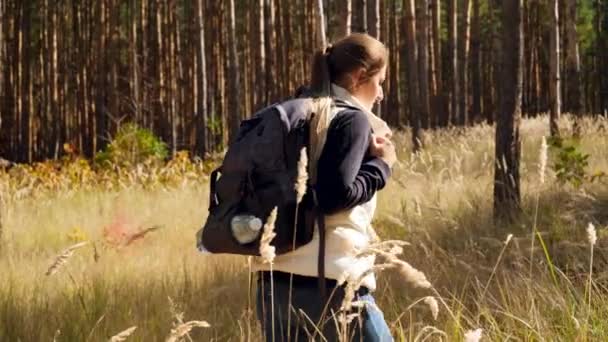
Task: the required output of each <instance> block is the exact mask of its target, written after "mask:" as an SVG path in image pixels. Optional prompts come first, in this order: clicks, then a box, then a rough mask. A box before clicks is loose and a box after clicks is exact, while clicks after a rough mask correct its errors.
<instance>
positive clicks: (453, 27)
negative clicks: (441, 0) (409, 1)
mask: <svg viewBox="0 0 608 342" xmlns="http://www.w3.org/2000/svg"><path fill="white" fill-rule="evenodd" d="M457 3H458V2H457V1H456V0H448V51H447V56H448V57H447V60H448V68H447V70H448V75H447V79H448V84H449V86H450V88H451V89H450V106H449V111H448V113H449V114H448V118H447V119H448V120H447V122H446V125H449V124H456V123H457V120H458V118H459V115H458V113H459V112H458V101H459V96H460V92H459V91H458V86H459V85H460V82H459V81H458V75H459V72H458V68H459V65H458V44H457V42H458V31H457V16H456V13H457Z"/></svg>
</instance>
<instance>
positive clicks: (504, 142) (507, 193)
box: [494, 0, 523, 218]
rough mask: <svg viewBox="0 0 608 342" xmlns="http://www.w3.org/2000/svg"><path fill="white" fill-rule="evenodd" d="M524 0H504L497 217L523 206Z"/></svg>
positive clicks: (496, 170)
mask: <svg viewBox="0 0 608 342" xmlns="http://www.w3.org/2000/svg"><path fill="white" fill-rule="evenodd" d="M522 5H523V0H513V1H503V2H502V50H501V51H502V56H503V58H502V65H501V68H502V80H501V84H500V87H501V101H500V112H499V115H498V117H497V123H496V154H495V158H496V161H495V163H494V165H495V168H494V217H495V218H500V217H506V218H513V217H515V215H516V214H517V213H518V211H519V210H520V200H521V195H520V188H519V160H520V155H521V142H520V137H519V125H520V121H521V100H522V81H523V73H522V67H523V23H522V15H523V13H522V12H523V10H522Z"/></svg>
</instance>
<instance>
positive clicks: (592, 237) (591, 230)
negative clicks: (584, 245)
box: [587, 222, 597, 246]
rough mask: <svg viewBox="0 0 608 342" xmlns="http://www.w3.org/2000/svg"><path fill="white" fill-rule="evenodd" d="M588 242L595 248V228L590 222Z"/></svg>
mask: <svg viewBox="0 0 608 342" xmlns="http://www.w3.org/2000/svg"><path fill="white" fill-rule="evenodd" d="M587 241H589V244H590V245H591V246H595V243H596V242H597V233H596V231H595V226H594V225H593V223H591V222H589V225H588V226H587Z"/></svg>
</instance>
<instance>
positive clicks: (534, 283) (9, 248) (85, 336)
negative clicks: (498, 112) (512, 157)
mask: <svg viewBox="0 0 608 342" xmlns="http://www.w3.org/2000/svg"><path fill="white" fill-rule="evenodd" d="M561 124H562V127H563V131H564V133H565V134H566V135H567V134H568V132H569V130H570V129H571V122H570V121H569V120H568V119H567V118H564V120H563V121H562V122H561ZM607 130H608V121H606V120H603V119H598V120H593V121H592V120H587V121H585V122H584V123H583V132H584V134H583V136H582V139H581V141H580V150H581V151H582V152H584V153H586V154H589V155H590V157H589V166H588V167H587V171H588V172H589V174H593V173H595V172H597V171H605V172H606V171H608V134H607ZM547 134H548V122H547V117H539V118H536V119H526V120H524V121H523V123H522V130H521V136H522V139H523V146H522V165H521V174H522V205H523V215H522V216H521V218H519V219H518V220H517V221H516V222H515V223H510V224H500V225H495V224H494V222H493V220H492V182H493V163H494V159H493V158H494V131H493V128H492V127H490V126H487V125H481V126H476V127H473V128H469V129H466V130H443V131H436V132H427V133H426V136H425V145H426V148H425V150H424V151H423V152H422V153H420V154H418V155H411V154H410V150H411V148H410V144H409V140H410V136H409V134H408V132H403V133H400V134H398V135H397V143H398V146H399V149H400V150H399V155H400V160H401V161H400V164H399V165H398V166H397V167H396V168H395V171H394V176H393V179H392V181H391V182H390V184H389V185H388V187H387V188H386V189H385V190H383V191H382V192H381V193H380V195H379V208H378V211H377V216H376V219H375V228H376V230H377V231H378V233H379V235H380V236H381V237H382V238H384V239H401V240H405V241H408V242H409V243H410V244H411V245H409V246H406V247H404V251H403V255H402V256H401V258H402V259H403V260H405V261H407V262H408V263H410V264H411V265H412V266H414V267H415V268H417V269H418V270H420V271H422V272H424V274H425V275H426V277H427V279H428V280H429V281H430V283H431V284H432V288H431V289H419V288H418V289H416V288H412V287H411V286H410V285H408V283H407V282H406V281H404V279H403V278H402V277H401V276H400V275H399V274H398V273H397V272H391V271H386V272H383V273H380V274H379V289H378V290H377V292H376V299H377V301H378V303H379V306H380V307H381V308H382V309H383V311H384V314H385V317H386V319H387V321H388V322H389V324H390V326H391V328H392V331H393V335H394V336H395V338H396V340H397V341H424V340H426V341H461V340H463V338H464V335H465V333H466V332H467V331H470V330H475V329H478V328H481V329H482V335H483V336H482V341H605V340H608V320H606V317H608V291H607V289H608V288H607V284H608V270H607V269H606V266H607V265H608V263H607V260H608V239H606V238H605V237H606V230H605V229H604V228H605V227H606V226H607V225H608V180H607V179H605V178H600V179H599V180H596V181H594V182H591V181H583V184H582V186H581V187H580V188H576V187H574V186H572V185H571V184H568V183H567V184H560V183H559V182H558V181H557V178H556V173H555V170H554V168H553V165H554V161H555V158H556V154H555V153H554V152H555V151H554V150H553V149H550V150H549V160H548V163H547V168H546V171H545V180H544V182H541V179H540V175H539V155H540V146H541V138H542V136H543V135H547ZM59 165H60V166H59ZM206 170H208V166H204V165H202V164H195V163H191V162H190V161H189V160H188V159H187V158H186V157H185V156H183V155H181V156H180V157H178V158H176V159H174V160H173V161H171V162H170V163H169V164H168V165H164V166H154V165H143V166H140V167H133V168H128V169H126V168H118V167H117V168H114V169H109V170H105V171H96V170H93V169H91V167H90V166H89V164H88V163H86V162H84V161H82V160H78V159H75V160H71V161H67V160H66V161H63V162H62V163H61V164H58V163H51V162H47V163H43V164H38V165H32V166H17V167H15V168H13V169H11V170H10V171H0V205H1V207H0V220H1V221H0V222H1V223H0V224H1V229H2V235H1V236H0V270H1V271H0V274H1V275H0V341H107V340H109V339H110V337H112V336H114V335H116V334H119V333H120V332H122V331H124V330H126V329H128V328H130V327H136V329H135V330H134V331H127V332H126V333H125V334H124V335H125V336H124V338H126V340H127V341H162V340H165V339H167V338H168V337H170V335H171V333H172V329H173V333H174V335H175V334H177V333H178V331H177V330H179V329H177V328H178V327H179V328H180V329H182V330H187V328H192V330H191V331H190V332H189V335H184V337H183V338H184V340H185V341H187V340H189V338H191V340H194V341H259V340H260V339H261V335H260V334H261V333H260V331H259V327H258V324H257V321H256V318H255V315H253V314H252V311H250V310H248V307H250V305H251V304H250V303H251V301H252V300H253V298H252V297H251V296H250V294H249V286H248V280H249V277H248V267H247V259H246V258H242V257H237V256H203V255H200V254H198V253H197V251H196V249H195V240H194V235H195V233H196V231H197V230H198V228H199V227H200V225H201V224H202V222H203V221H204V218H205V215H206V208H207V190H208V188H207V183H206V182H207V177H206V175H205V174H206ZM589 223H593V225H594V226H595V227H596V229H597V243H596V244H595V245H591V244H590V242H589V239H588V233H587V228H588V225H589ZM535 226H536V227H537V231H538V234H536V238H535V240H534V243H533V244H532V243H531V236H532V233H533V231H534V227H535ZM509 234H512V238H510V239H507V237H508V236H509ZM80 242H86V244H84V245H82V246H78V245H77V246H76V247H78V248H74V249H73V250H68V251H65V249H66V248H67V247H69V246H73V245H75V244H77V243H80ZM63 251H65V253H64V255H63V258H60V260H57V256H58V255H60V254H61V253H62V252H63ZM592 251H593V254H592ZM592 255H593V258H592ZM54 262H56V264H55V265H53V263H54ZM591 265H593V272H591V269H590V266H591ZM427 296H432V297H434V298H435V299H437V300H438V303H439V306H438V309H439V312H438V316H437V318H436V319H434V318H433V314H432V312H431V310H430V308H429V306H428V305H427V304H426V302H425V300H424V298H426V297H427ZM427 302H428V300H427ZM189 321H206V322H208V324H209V325H210V326H209V327H192V326H187V324H185V323H186V322H189ZM196 324H197V323H192V324H191V325H196ZM198 324H199V325H202V323H200V322H199V323H198ZM129 332H131V334H130V336H126V335H129ZM120 338H121V337H115V340H121V339H120Z"/></svg>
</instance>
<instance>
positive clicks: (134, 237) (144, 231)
mask: <svg viewBox="0 0 608 342" xmlns="http://www.w3.org/2000/svg"><path fill="white" fill-rule="evenodd" d="M158 229H160V226H153V227H149V228H144V229H142V230H140V231H138V232H136V233H135V234H133V235H131V236H128V237H127V240H126V241H125V243H124V245H125V246H128V245H130V244H131V243H133V242H134V241H136V240H139V239H143V238H144V236H146V235H147V234H148V233H151V232H153V231H155V230H158Z"/></svg>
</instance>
